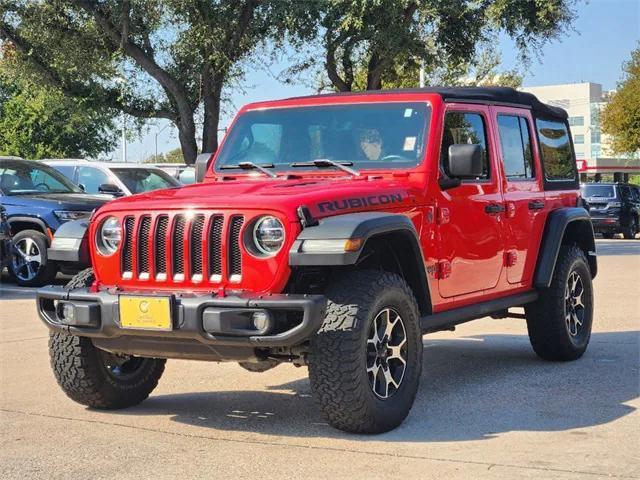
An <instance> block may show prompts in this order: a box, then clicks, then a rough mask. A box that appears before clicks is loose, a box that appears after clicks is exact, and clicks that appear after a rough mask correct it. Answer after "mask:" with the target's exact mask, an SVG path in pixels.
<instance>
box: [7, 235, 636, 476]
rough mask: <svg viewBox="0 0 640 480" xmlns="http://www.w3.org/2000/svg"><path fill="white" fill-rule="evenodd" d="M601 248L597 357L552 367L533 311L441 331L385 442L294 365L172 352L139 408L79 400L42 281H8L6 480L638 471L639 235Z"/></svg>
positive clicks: (591, 354)
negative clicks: (26, 284)
mask: <svg viewBox="0 0 640 480" xmlns="http://www.w3.org/2000/svg"><path fill="white" fill-rule="evenodd" d="M597 243H598V245H597V247H598V252H599V255H600V259H599V275H598V277H597V278H596V280H595V283H594V285H595V294H596V299H595V302H596V315H595V320H594V333H593V335H592V339H591V344H590V346H589V349H588V351H587V353H586V354H585V355H584V356H583V358H581V359H580V360H578V361H576V362H570V363H550V362H544V361H542V360H539V359H538V358H537V357H536V356H535V355H534V353H533V352H532V350H531V347H530V345H529V341H528V339H527V336H526V326H525V324H524V321H523V320H514V319H501V320H493V319H489V318H486V319H481V320H478V321H475V322H470V323H468V324H464V325H462V326H460V327H459V328H458V329H457V330H456V331H455V332H440V333H437V334H432V335H427V336H425V337H424V346H425V355H424V365H423V375H422V379H421V385H420V390H419V392H418V396H417V398H416V402H415V404H414V407H413V409H412V411H411V413H410V415H409V417H408V418H407V420H406V421H405V422H404V424H403V425H402V426H401V427H399V428H398V429H396V430H394V431H392V432H389V433H387V434H384V435H377V436H360V435H349V434H345V433H342V432H339V431H337V430H334V429H332V428H331V427H330V426H328V425H327V424H326V422H325V421H324V419H323V418H322V416H321V415H320V413H319V411H318V409H317V407H316V405H315V404H314V400H313V398H312V396H311V392H310V387H309V382H308V380H307V378H306V376H307V372H306V369H304V368H295V367H293V366H291V365H283V366H279V367H277V368H275V369H273V370H270V371H268V372H265V373H261V374H260V373H250V372H247V371H245V370H243V369H241V368H240V367H239V366H237V365H235V364H230V363H229V364H227V363H225V364H216V363H205V362H188V361H177V360H173V361H169V362H168V363H167V370H166V372H165V374H164V376H163V378H162V379H161V380H160V384H159V386H158V388H157V389H156V391H155V392H154V393H153V394H152V395H151V397H150V398H149V399H148V400H147V401H145V402H144V403H143V404H141V405H140V406H137V407H134V408H130V409H127V410H122V411H113V412H104V411H96V410H90V409H87V408H85V407H83V406H80V405H77V404H75V403H73V402H72V401H71V400H69V399H67V397H65V395H64V394H63V393H62V392H61V391H60V389H59V388H58V386H57V385H56V382H55V379H54V377H53V375H52V374H51V371H50V368H49V364H48V353H47V331H46V329H45V327H44V326H43V325H42V324H41V323H40V320H39V319H38V318H37V315H36V312H35V308H34V302H33V296H34V292H33V289H24V288H19V287H16V286H14V285H12V284H10V283H7V282H6V280H7V279H6V277H3V279H2V280H3V283H2V284H0V478H2V479H5V478H6V479H9V478H10V479H13V478H16V479H17V478H20V479H25V478H43V479H44V478H46V479H49V478H92V479H102V478H105V479H106V478H141V479H143V478H150V479H151V478H153V479H165V478H167V479H169V478H176V477H180V478H183V479H187V478H276V477H277V478H309V479H312V478H332V479H335V478H347V477H349V478H354V479H360V478H363V479H364V478H367V479H378V478H387V479H389V478H420V479H422V478H447V479H450V478H464V479H468V478H474V479H475V478H505V479H506V478H508V479H514V478H554V479H556V478H560V479H565V478H566V479H585V478H598V477H611V478H640V415H639V414H638V408H639V407H640V400H639V398H638V397H639V395H640V288H639V285H640V240H635V241H633V240H631V241H625V240H621V239H615V240H598V241H597ZM65 281H66V279H64V278H60V279H58V283H64V282H65Z"/></svg>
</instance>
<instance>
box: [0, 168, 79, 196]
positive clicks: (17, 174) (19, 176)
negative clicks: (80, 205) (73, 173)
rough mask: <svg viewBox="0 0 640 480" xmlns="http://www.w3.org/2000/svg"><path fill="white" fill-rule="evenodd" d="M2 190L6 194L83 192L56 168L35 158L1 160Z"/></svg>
mask: <svg viewBox="0 0 640 480" xmlns="http://www.w3.org/2000/svg"><path fill="white" fill-rule="evenodd" d="M0 191H2V192H3V193H4V194H5V195H28V194H32V193H38V194H47V193H82V190H80V189H79V188H78V187H76V186H75V185H74V184H73V183H71V181H70V180H68V179H67V177H65V176H64V175H62V174H61V173H59V172H58V171H57V170H56V169H55V168H51V167H49V166H47V165H44V164H42V163H39V162H36V161H35V160H17V161H14V160H1V161H0Z"/></svg>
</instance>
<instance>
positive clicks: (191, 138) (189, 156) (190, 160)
mask: <svg viewBox="0 0 640 480" xmlns="http://www.w3.org/2000/svg"><path fill="white" fill-rule="evenodd" d="M176 127H178V139H179V140H180V148H181V150H182V156H183V157H184V163H186V164H187V165H193V164H194V163H196V157H197V156H198V145H197V144H196V126H195V123H194V122H193V117H191V118H186V119H180V120H179V121H178V122H177V123H176Z"/></svg>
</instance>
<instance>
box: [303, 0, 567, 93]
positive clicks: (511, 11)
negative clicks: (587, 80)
mask: <svg viewBox="0 0 640 480" xmlns="http://www.w3.org/2000/svg"><path fill="white" fill-rule="evenodd" d="M575 2H576V0H481V1H478V0H446V1H444V0H422V1H417V0H373V1H372V0H318V1H316V2H311V3H312V4H313V5H314V6H315V9H316V10H315V15H316V16H317V18H318V22H319V25H320V29H319V31H320V32H322V35H321V40H320V46H319V50H320V51H321V52H323V54H322V55H319V54H318V52H314V54H313V55H312V56H311V57H310V58H307V59H304V61H302V62H300V63H299V64H298V65H297V66H296V68H295V69H294V70H293V71H294V72H300V71H304V69H306V68H309V67H312V66H314V65H318V63H319V61H320V60H318V59H320V58H321V59H322V62H323V69H324V71H325V73H326V78H327V79H328V81H329V82H330V83H331V84H332V85H333V87H334V88H335V89H336V90H339V91H351V90H356V89H363V90H375V89H380V88H383V87H385V86H386V84H385V79H389V81H390V82H391V83H393V81H394V80H393V78H394V72H398V71H408V70H415V71H417V68H418V66H419V64H420V63H421V62H423V63H424V66H425V68H426V70H427V71H435V70H437V69H438V68H439V67H442V66H455V65H466V64H469V63H470V62H472V61H473V59H474V57H476V55H477V46H478V45H479V44H482V43H483V42H486V41H488V40H490V39H491V38H492V36H493V35H495V34H496V33H498V32H504V33H506V34H507V35H509V36H510V37H511V38H513V39H514V40H515V42H516V45H517V46H518V47H519V48H520V50H521V52H522V55H523V57H524V59H525V60H526V59H527V58H528V55H529V52H531V51H539V50H540V47H541V46H542V45H543V44H545V43H546V42H548V41H550V40H551V39H554V38H556V37H558V36H560V34H561V33H563V32H564V31H565V30H566V28H568V26H569V25H570V23H571V21H572V20H573V18H574V12H573V10H572V7H573V5H574V4H575ZM359 75H362V76H363V78H364V79H365V81H364V82H360V81H359V78H358V77H359Z"/></svg>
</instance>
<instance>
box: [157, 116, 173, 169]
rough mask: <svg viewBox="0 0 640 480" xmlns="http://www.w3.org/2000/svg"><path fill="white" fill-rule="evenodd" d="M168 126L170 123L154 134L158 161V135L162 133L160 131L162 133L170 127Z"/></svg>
mask: <svg viewBox="0 0 640 480" xmlns="http://www.w3.org/2000/svg"><path fill="white" fill-rule="evenodd" d="M170 125H171V124H170V123H167V124H166V125H165V126H164V127H162V128H161V129H160V130H158V131H157V132H156V135H155V144H156V160H157V159H158V135H160V133H162V131H163V130H164V129H165V128H167V127H168V126H170Z"/></svg>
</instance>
